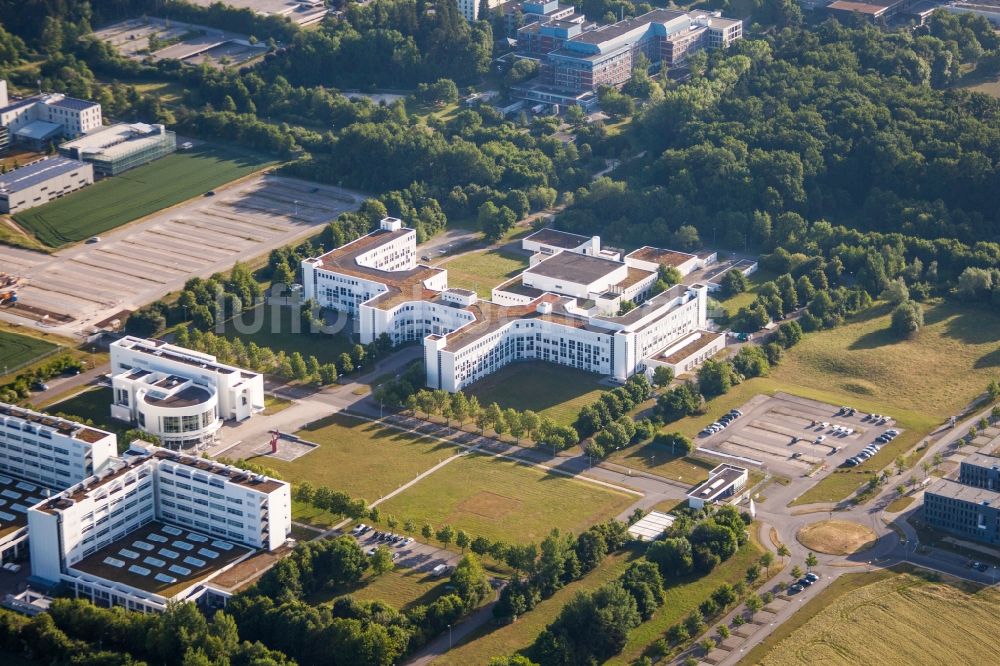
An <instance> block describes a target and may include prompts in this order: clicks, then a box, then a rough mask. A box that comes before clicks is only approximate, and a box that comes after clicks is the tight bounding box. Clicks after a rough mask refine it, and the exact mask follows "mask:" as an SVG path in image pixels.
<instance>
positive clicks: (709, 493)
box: [687, 463, 750, 509]
mask: <svg viewBox="0 0 1000 666" xmlns="http://www.w3.org/2000/svg"><path fill="white" fill-rule="evenodd" d="M749 477H750V472H749V471H748V470H747V469H746V468H745V467H737V466H736V465H730V464H729V463H723V464H721V465H719V466H718V467H716V468H715V469H713V470H712V471H711V472H709V473H708V479H706V480H705V482H704V483H702V484H700V485H699V486H698V487H696V488H695V489H694V490H692V491H691V492H689V493H688V495H687V498H688V506H689V507H691V508H692V509H701V508H704V506H705V505H706V504H715V503H716V502H723V501H726V500H727V499H729V498H730V497H735V496H736V495H737V493H739V492H740V491H741V490H743V489H744V488H746V485H747V479H748V478H749Z"/></svg>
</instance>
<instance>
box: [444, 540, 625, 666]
mask: <svg viewBox="0 0 1000 666" xmlns="http://www.w3.org/2000/svg"><path fill="white" fill-rule="evenodd" d="M635 558H636V556H635V554H634V553H631V552H626V553H619V554H617V555H612V556H610V557H607V558H605V560H604V561H603V562H601V564H600V566H598V567H597V568H596V569H594V570H593V571H591V572H590V573H589V574H587V576H586V577H584V578H583V579H582V580H578V581H575V582H573V583H570V584H569V585H567V586H566V587H564V588H562V589H561V590H559V591H558V592H556V593H555V594H554V595H552V596H551V597H549V598H548V599H546V600H544V601H542V602H541V603H539V604H538V605H537V606H535V608H534V609H532V610H531V612H529V613H525V614H524V615H522V616H521V617H519V618H518V619H517V622H514V623H512V624H507V625H504V626H502V627H497V626H494V625H492V624H489V623H487V624H486V625H484V626H483V627H482V628H480V629H478V630H476V631H474V632H473V633H472V634H471V636H470V637H469V639H468V640H466V642H465V643H463V644H461V645H458V646H456V647H455V648H454V649H453V650H451V651H449V652H446V653H444V654H443V655H441V656H440V657H438V658H437V659H435V660H434V666H466V665H468V664H477V665H478V664H486V663H487V662H489V660H490V658H492V657H499V656H505V655H511V654H514V653H516V652H521V651H524V650H527V649H528V648H529V647H530V646H531V644H532V643H533V642H534V641H535V638H536V637H537V636H538V634H540V633H541V632H542V630H543V629H545V627H546V626H547V625H548V624H549V623H551V622H552V621H553V620H555V619H556V616H557V615H559V612H560V611H561V610H562V608H563V606H565V605H566V603H567V602H568V601H569V600H570V599H572V598H573V597H574V596H575V595H576V593H577V592H589V591H592V590H595V589H597V588H598V587H600V586H601V585H604V584H605V583H609V582H611V581H613V580H615V579H616V578H618V577H619V576H621V575H622V573H623V572H624V571H625V569H626V568H627V567H628V565H629V563H630V562H632V561H633V560H634V559H635Z"/></svg>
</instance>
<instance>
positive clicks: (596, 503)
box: [379, 454, 638, 543]
mask: <svg viewBox="0 0 1000 666" xmlns="http://www.w3.org/2000/svg"><path fill="white" fill-rule="evenodd" d="M637 499H638V496H635V495H631V494H628V493H624V492H619V491H616V490H612V489H610V488H604V487H601V486H598V485H596V484H592V483H587V482H584V481H577V480H575V479H570V478H567V477H564V476H561V475H556V474H547V473H545V472H543V471H541V470H539V469H536V468H534V467H527V466H525V465H518V464H516V463H514V462H511V461H509V460H503V459H500V458H494V457H492V456H484V455H477V454H472V455H469V456H465V457H462V458H459V459H458V460H455V461H453V462H451V463H450V464H448V465H446V466H444V467H442V468H441V469H439V470H437V471H436V472H434V473H433V474H431V475H430V476H428V477H426V478H424V479H422V480H421V481H419V482H418V483H416V484H415V485H413V486H411V487H410V488H408V489H406V490H404V491H403V492H402V493H400V494H399V495H396V496H395V497H393V498H392V499H390V500H389V501H387V502H385V503H384V504H381V505H380V506H379V508H380V509H381V510H382V513H383V515H385V514H388V515H392V516H395V517H396V518H397V519H399V520H400V522H402V521H403V520H406V519H411V520H413V521H414V522H415V523H416V524H417V525H423V524H425V523H427V524H430V525H431V526H432V527H434V528H438V527H441V526H442V525H451V526H452V527H454V528H455V529H463V530H465V531H466V532H467V533H468V534H469V535H471V536H480V535H481V536H485V537H487V538H489V539H501V540H504V541H507V542H509V543H528V542H535V543H537V542H538V541H541V540H542V539H543V538H545V536H546V535H547V534H548V533H549V531H551V530H552V528H554V527H556V528H559V529H560V530H562V531H563V532H572V533H574V534H579V533H580V532H581V531H583V530H584V529H586V528H587V527H589V526H591V525H593V524H594V523H599V522H602V521H605V520H607V519H609V518H614V517H615V516H617V515H618V514H619V513H621V512H622V511H624V510H625V509H626V508H627V507H628V506H629V505H630V504H632V503H633V502H634V501H636V500H637Z"/></svg>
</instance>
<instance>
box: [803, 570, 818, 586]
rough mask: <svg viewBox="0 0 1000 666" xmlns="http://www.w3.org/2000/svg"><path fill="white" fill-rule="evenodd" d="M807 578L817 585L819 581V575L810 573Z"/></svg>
mask: <svg viewBox="0 0 1000 666" xmlns="http://www.w3.org/2000/svg"><path fill="white" fill-rule="evenodd" d="M806 578H807V579H809V580H810V581H812V582H813V583H815V582H816V581H818V580H819V574H818V573H813V572H812V571H810V572H809V573H807V574H806Z"/></svg>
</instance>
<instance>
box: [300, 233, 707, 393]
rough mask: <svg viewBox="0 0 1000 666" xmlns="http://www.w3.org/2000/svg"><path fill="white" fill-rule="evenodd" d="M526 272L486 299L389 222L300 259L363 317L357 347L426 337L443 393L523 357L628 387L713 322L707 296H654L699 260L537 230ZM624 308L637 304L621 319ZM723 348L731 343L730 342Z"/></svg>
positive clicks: (526, 243) (326, 294)
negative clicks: (663, 276) (419, 255)
mask: <svg viewBox="0 0 1000 666" xmlns="http://www.w3.org/2000/svg"><path fill="white" fill-rule="evenodd" d="M522 249H524V250H525V251H526V252H529V253H531V258H530V262H529V263H530V265H529V267H528V268H527V269H526V270H525V271H524V272H523V273H521V274H520V275H518V276H517V277H515V278H513V279H511V280H508V281H507V282H505V283H503V284H502V285H499V286H497V287H496V288H494V289H493V290H492V294H491V299H490V300H489V301H480V300H479V299H478V297H477V295H476V294H475V292H472V291H470V290H466V289H449V288H448V286H447V272H446V271H444V270H442V269H437V268H433V267H430V266H421V265H418V264H417V263H416V259H415V257H416V233H415V232H414V231H413V230H412V229H404V228H402V227H401V223H400V222H399V221H398V220H395V219H393V218H387V219H385V220H383V221H382V224H381V228H380V229H379V230H377V231H374V232H372V233H371V234H368V235H367V236H364V237H362V238H359V239H358V240H356V241H354V242H352V243H348V244H347V245H345V246H343V247H341V248H338V249H336V250H333V251H332V252H328V253H326V254H324V255H323V256H321V257H318V258H310V259H306V260H304V261H303V262H302V270H303V275H304V285H305V295H306V297H307V298H315V299H316V301H317V302H318V303H319V304H320V305H321V306H323V307H328V308H333V309H335V310H339V311H342V312H347V313H350V314H351V315H353V316H356V317H357V318H358V330H359V331H360V333H361V341H362V342H364V343H368V342H371V341H373V340H375V339H376V338H378V337H379V336H381V335H383V334H385V335H388V336H389V337H390V339H391V340H392V342H393V343H395V344H400V343H404V342H407V341H414V340H423V344H424V365H425V369H426V371H427V384H428V386H431V387H433V388H442V389H445V390H448V391H457V390H460V389H462V388H464V387H466V386H468V385H469V384H471V383H473V382H475V381H477V380H479V379H481V378H483V377H485V376H487V375H489V374H491V373H493V372H495V371H497V370H498V369H500V368H501V367H503V366H505V365H507V364H509V363H512V362H515V361H519V360H542V361H548V362H553V363H561V364H564V365H569V366H572V367H576V368H580V369H583V370H586V371H589V372H595V373H599V374H604V375H610V376H612V377H614V378H616V379H618V380H622V381H624V380H625V379H627V378H628V377H629V376H630V375H632V374H634V373H635V372H640V371H645V370H647V369H648V368H647V364H646V362H645V361H646V360H647V359H650V358H652V357H653V356H655V355H656V354H658V353H661V352H662V351H663V350H664V349H666V348H668V347H670V346H671V345H675V344H676V343H678V342H679V341H681V340H683V339H684V338H685V337H687V336H690V335H691V334H693V333H694V332H696V331H698V330H700V329H703V328H705V326H706V325H707V303H708V289H707V287H705V286H704V285H702V284H700V283H696V284H692V285H688V286H685V285H677V286H675V287H672V288H670V289H668V290H666V291H664V292H662V293H659V294H656V295H653V293H654V292H653V286H654V285H655V283H656V281H657V279H658V270H659V266H660V265H679V266H680V267H681V269H680V270H682V271H690V270H694V269H695V268H696V267H700V266H701V265H703V264H704V262H703V261H702V260H700V259H699V258H698V257H696V256H695V255H689V254H684V253H677V252H672V251H669V250H659V249H657V248H641V249H640V250H638V251H636V252H637V253H640V254H639V255H636V253H632V255H636V256H634V257H633V256H632V255H629V256H628V257H626V258H625V259H624V260H623V259H622V255H621V252H619V251H617V250H613V249H607V248H603V247H602V246H601V242H600V238H598V237H596V236H595V237H587V236H580V235H577V234H569V233H566V232H562V231H558V230H554V229H542V230H540V231H538V232H536V233H534V234H532V235H530V236H528V237H526V238H525V239H524V240H523V242H522ZM626 302H632V303H636V302H637V303H641V305H640V306H638V307H636V308H634V309H632V310H631V311H628V312H624V313H623V314H619V310H620V309H622V310H624V309H623V308H622V306H623V305H624V304H626ZM723 340H724V339H723Z"/></svg>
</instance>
